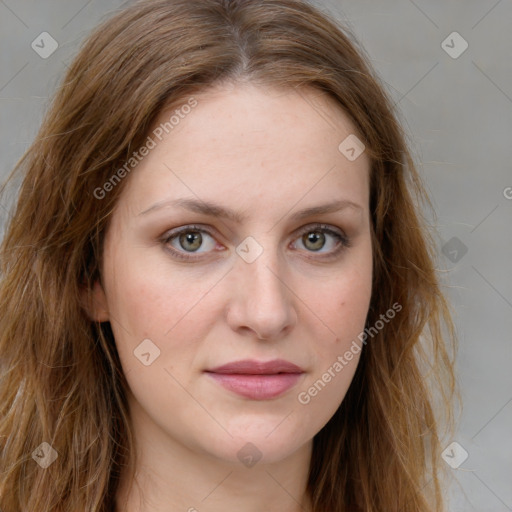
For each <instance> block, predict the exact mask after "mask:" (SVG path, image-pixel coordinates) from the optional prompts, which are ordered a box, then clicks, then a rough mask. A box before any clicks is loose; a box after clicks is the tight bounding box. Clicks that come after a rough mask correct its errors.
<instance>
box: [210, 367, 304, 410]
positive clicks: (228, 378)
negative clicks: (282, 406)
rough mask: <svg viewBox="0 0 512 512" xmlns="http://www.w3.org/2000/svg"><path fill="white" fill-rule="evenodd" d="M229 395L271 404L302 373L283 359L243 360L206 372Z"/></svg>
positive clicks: (296, 380)
mask: <svg viewBox="0 0 512 512" xmlns="http://www.w3.org/2000/svg"><path fill="white" fill-rule="evenodd" d="M205 373H206V374H207V375H209V376H210V377H211V378H212V379H214V380H215V381H216V382H217V383H218V384H220V385H221V386H223V387H224V388H225V389H227V390H228V391H231V392H233V393H235V394H237V395H239V396H243V397H245V398H249V399H251V400H270V399H272V398H277V397H278V396H280V395H282V394H284V393H285V392H286V391H288V390H289V389H291V388H292V387H293V386H295V384H297V382H298V381H299V379H300V378H301V376H302V375H304V373H305V372H304V370H303V369H302V368H300V367H299V366H297V365H295V364H293V363H290V362H289V361H285V360H283V359H274V360H273V361H267V362H262V361H255V360H249V359H246V360H242V361H234V362H232V363H228V364H225V365H222V366H218V367H216V368H213V369H211V370H206V372H205Z"/></svg>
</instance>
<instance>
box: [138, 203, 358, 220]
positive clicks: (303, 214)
mask: <svg viewBox="0 0 512 512" xmlns="http://www.w3.org/2000/svg"><path fill="white" fill-rule="evenodd" d="M169 206H171V207H181V208H184V209H185V210H189V211H191V212H195V213H202V214H204V215H209V216H211V217H216V218H224V219H228V220H231V221H233V222H236V223H239V224H241V223H243V222H244V220H245V219H246V216H245V215H243V214H242V213H241V212H236V211H234V210H230V209H228V208H225V207H223V206H220V205H218V204H215V203H212V202H210V201H200V200H197V199H192V198H190V199H189V198H181V199H174V200H164V201H159V202H158V203H155V204H154V205H153V206H150V207H149V208H148V209H147V210H144V211H142V212H141V213H139V214H138V215H146V214H148V213H150V212H154V211H157V210H161V209H162V208H166V207H169ZM346 208H353V209H355V210H363V207H362V206H361V205H359V204H357V203H354V202H353V201H349V200H348V199H340V200H336V201H332V202H330V203H326V204H322V205H318V206H312V207H310V208H305V209H303V210H300V211H298V212H296V213H294V214H293V215H292V216H291V219H292V220H301V219H304V218H307V217H313V216H314V215H320V214H326V213H334V212H338V211H341V210H344V209H346Z"/></svg>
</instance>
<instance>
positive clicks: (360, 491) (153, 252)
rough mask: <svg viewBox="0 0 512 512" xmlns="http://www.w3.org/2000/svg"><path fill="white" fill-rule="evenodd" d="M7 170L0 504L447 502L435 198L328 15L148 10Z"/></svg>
mask: <svg viewBox="0 0 512 512" xmlns="http://www.w3.org/2000/svg"><path fill="white" fill-rule="evenodd" d="M17 170H18V171H19V172H22V173H23V176H24V178H23V183H22V185H21V189H20V191H19V198H18V202H17V207H16V209H15V212H14V214H13V216H12V219H11V221H10V223H9V226H8V229H7V231H6V235H5V238H4V241H3V246H2V283H1V289H0V294H1V295H0V296H1V301H2V316H1V322H2V328H1V329H0V333H1V334H0V350H1V354H2V360H3V363H4V366H5V370H4V372H3V374H2V380H1V384H0V393H1V394H0V398H1V399H0V404H1V405H0V407H1V408H2V409H1V410H2V414H1V420H0V439H1V449H2V458H1V460H2V468H1V469H2V472H1V474H2V477H1V479H0V495H1V498H0V508H1V509H2V510H3V511H4V512H14V511H21V510H39V511H53V510H62V511H75V510H76V511H83V510H91V511H92V510H94V511H105V512H106V511H112V510H116V511H119V512H121V511H127V512H131V511H135V510H137V511H149V510H152V511H160V510H162V511H163V510H166V511H170V510H172V511H174V510H176V511H178V510H189V511H194V510H198V511H212V512H213V511H218V510H223V511H226V510H229V511H231V510H244V511H256V510H258V511H261V510H266V511H271V510H277V509H279V510H281V511H283V510H284V511H298V510H307V511H312V512H313V511H314V512H326V511H329V512H334V511H336V512H338V511H339V512H342V511H343V512H345V511H349V510H351V511H352V510H354V511H355V510H358V511H365V512H369V511H386V512H388V511H407V512H427V511H441V510H443V500H442V493H441V489H440V476H439V470H440V468H439V466H438V457H439V454H440V446H439V433H438V423H437V421H438V419H437V407H438V405H436V414H435V413H434V405H433V404H434V397H435V395H433V390H434V389H433V388H434V385H436V386H437V385H440V387H439V389H440V390H441V391H442V393H441V395H440V396H441V398H442V399H443V401H444V402H443V403H444V404H445V405H446V407H447V411H448V413H449V412H450V398H451V395H452V393H453V388H454V379H453V371H452V359H451V358H450V356H449V347H450V344H451V343H453V336H452V332H453V329H452V324H451V320H450V316H449V312H448V308H447V304H446V302H445V300H444V298H443V295H442V294H441V292H440V287H439V284H438V280H437V277H436V274H435V270H434V267H433V262H432V261H433V254H432V250H433V245H432V241H431V239H430V238H429V236H428V233H427V232H426V230H425V228H424V226H423V224H422V222H421V220H420V216H419V212H418V211H417V207H416V200H418V199H421V198H423V197H424V193H423V189H422V187H421V184H420V180H419V177H418V175H417V173H416V170H415V168H414V163H413V161H412V159H411V157H410V154H409V152H408V150H407V147H406V144H405V142H404V135H403V132H402V131H401V128H400V126H399V124H398V123H397V121H396V118H395V115H394V112H393V108H392V106H391V102H390V100H389V99H388V98H387V97H386V95H385V94H384V92H383V90H382V87H381V86H380V84H379V82H378V81H377V79H376V78H375V77H374V76H373V74H372V72H371V70H370V68H369V66H368V64H367V62H366V60H365V58H364V57H363V52H362V50H360V49H358V48H357V46H356V44H355V43H354V42H353V41H352V40H351V39H350V38H349V36H347V35H346V34H345V33H344V32H343V31H342V29H341V28H339V27H337V26H336V25H335V23H334V22H333V21H332V20H329V19H328V18H327V17H326V16H325V15H323V14H321V13H320V12H318V11H317V10H315V9H314V8H313V7H311V6H310V5H308V4H306V3H303V2H301V1H299V0H263V1H258V2H248V1H242V0H240V1H237V0H233V1H228V0H206V1H205V0H186V1H185V0H152V1H149V0H146V1H141V2H138V3H136V4H134V5H132V6H130V7H128V8H126V9H124V10H123V11H121V12H120V13H118V14H117V15H116V16H114V17H112V18H111V19H110V20H108V21H107V22H105V23H104V24H103V25H102V26H100V27H99V28H98V29H97V30H96V31H95V32H94V33H93V34H92V35H91V37H90V38H89V39H88V40H87V41H86V43H85V45H84V47H83V48H82V49H81V51H80V53H79V55H78V56H77V57H76V59H75V61H74V62H73V64H72V65H71V67H70V69H69V71H68V73H67V76H66V77H65V80H64V83H63V85H62V87H61V88H60V90H59V91H58V93H57V95H56V97H55V101H54V104H53V105H52V107H51V109H50V111H49V113H48V114H47V117H46V119H45V121H44V123H43V125H42V127H41V130H40V133H39V135H38V136H37V138H36V140H35V142H34V144H33V146H32V147H31V148H30V149H29V151H28V152H27V154H26V155H25V156H24V157H23V159H22V161H21V162H20V163H19V165H18V167H17ZM443 325H444V326H445V327H446V329H445V330H444V331H443V332H445V333H447V335H446V339H445V338H444V336H443V335H442V327H443ZM427 377H428V380H427Z"/></svg>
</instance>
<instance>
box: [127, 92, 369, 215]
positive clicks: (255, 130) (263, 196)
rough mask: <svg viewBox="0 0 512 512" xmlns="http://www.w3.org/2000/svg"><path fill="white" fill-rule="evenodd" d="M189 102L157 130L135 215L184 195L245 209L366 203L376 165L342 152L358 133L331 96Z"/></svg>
mask: <svg viewBox="0 0 512 512" xmlns="http://www.w3.org/2000/svg"><path fill="white" fill-rule="evenodd" d="M190 100H191V98H184V99H183V101H182V103H179V102H178V104H177V105H175V106H173V108H172V109H166V110H164V111H163V112H161V114H160V115H159V117H158V119H157V120H156V122H155V123H154V125H153V127H152V128H151V131H150V133H149V136H150V137H151V138H152V139H153V141H154V143H155V144H154V147H153V149H151V151H150V152H149V154H148V155H147V156H146V157H144V159H143V160H142V161H141V162H140V163H139V164H138V166H137V167H136V169H135V170H134V171H133V173H132V175H131V176H130V183H129V184H128V187H127V190H126V191H125V193H124V194H125V200H127V199H130V201H131V202H132V205H133V207H134V208H135V209H139V210H140V211H142V209H143V208H144V207H147V206H149V202H151V201H158V200H163V199H165V198H169V197H183V196H186V197H191V196H196V198H199V199H204V200H205V201H206V200H209V199H215V201H216V202H219V201H221V202H224V203H227V204H230V205H233V207H234V208H235V207H236V206H239V207H240V208H241V209H244V210H246V209H251V208H252V207H255V208H258V207H259V209H260V210H261V208H271V209H273V210H275V209H276V207H277V206H278V205H279V204H282V205H285V206H286V207H287V208H288V209H290V206H291V205H292V204H294V203H297V202H298V201H301V206H308V204H306V203H308V202H311V201H317V200H318V199H319V198H321V199H322V200H324V201H325V200H333V199H339V198H340V195H343V197H347V198H348V199H351V200H358V201H359V202H361V203H363V204H366V203H367V200H368V174H369V166H370V162H369V159H368V157H367V156H366V154H365V153H364V152H363V153H362V154H361V155H360V156H359V157H358V158H357V159H355V160H353V161H350V160H349V159H347V157H346V156H345V155H344V154H343V153H342V152H341V151H340V149H339V147H340V143H342V142H343V141H344V140H346V139H347V137H353V136H354V135H355V134H356V130H355V129H354V125H353V123H352V122H351V121H350V119H349V117H348V116H347V115H346V114H345V113H344V112H343V110H342V109H341V108H340V107H339V106H338V104H337V103H336V102H335V101H334V100H332V99H331V98H329V97H328V96H327V95H326V94H325V93H322V92H321V91H317V90H314V89H302V90H300V91H298V90H293V89H281V88H280V89H276V88H261V87H256V86H253V85H248V84H244V85H234V84H229V85H222V86H217V87H215V88H211V89H209V90H207V91H205V92H203V93H201V94H196V95H194V97H193V102H191V101H190ZM191 104H193V105H194V107H193V108H188V107H187V108H181V107H180V105H181V106H183V105H191ZM349 140H351V139H349ZM133 203H135V204H133Z"/></svg>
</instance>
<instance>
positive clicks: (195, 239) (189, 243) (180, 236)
mask: <svg viewBox="0 0 512 512" xmlns="http://www.w3.org/2000/svg"><path fill="white" fill-rule="evenodd" d="M163 243H164V244H166V245H167V247H169V249H170V250H171V251H172V253H173V254H174V255H176V256H177V257H178V258H183V259H187V258H189V257H188V256H187V253H189V254H196V253H204V252H209V251H211V250H213V249H214V248H215V247H216V245H217V242H216V240H215V239H214V238H213V236H212V235H211V234H210V233H209V231H207V230H205V229H204V228H200V227H198V226H185V227H184V228H180V229H176V230H174V231H171V232H169V233H167V234H166V235H165V236H164V239H163Z"/></svg>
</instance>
